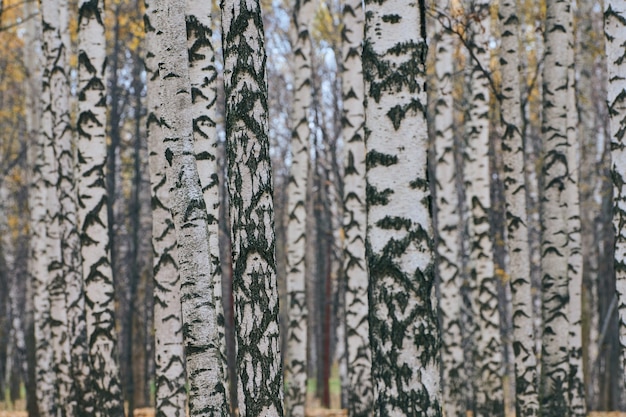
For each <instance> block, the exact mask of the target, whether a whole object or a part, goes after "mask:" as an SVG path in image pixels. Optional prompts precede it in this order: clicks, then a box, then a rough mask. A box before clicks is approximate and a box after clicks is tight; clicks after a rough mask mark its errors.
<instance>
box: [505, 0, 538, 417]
mask: <svg viewBox="0 0 626 417" xmlns="http://www.w3.org/2000/svg"><path fill="white" fill-rule="evenodd" d="M498 17H499V20H500V24H501V36H502V58H501V59H500V71H501V73H502V87H501V90H502V98H501V107H502V110H501V112H502V125H503V129H504V135H503V138H502V152H503V159H504V175H505V177H504V180H503V182H504V190H505V199H506V211H507V213H506V218H507V244H508V253H509V274H510V275H511V277H510V278H509V279H510V285H511V293H512V296H513V299H512V304H513V305H512V308H513V338H514V341H513V343H514V348H513V351H514V352H515V387H516V395H515V402H516V407H515V408H516V411H517V413H518V414H520V415H522V416H533V415H538V413H539V397H538V394H537V382H538V379H537V357H536V354H535V334H534V328H533V299H532V284H531V281H530V262H529V261H530V248H529V243H528V226H527V223H528V220H527V218H528V214H527V212H526V199H527V197H526V181H525V175H524V142H523V136H522V133H523V132H522V129H523V126H522V120H523V119H522V112H521V105H520V104H521V90H520V74H519V66H520V59H519V33H520V20H519V17H518V8H517V3H516V2H515V1H507V0H505V1H501V2H500V8H499V13H498Z"/></svg>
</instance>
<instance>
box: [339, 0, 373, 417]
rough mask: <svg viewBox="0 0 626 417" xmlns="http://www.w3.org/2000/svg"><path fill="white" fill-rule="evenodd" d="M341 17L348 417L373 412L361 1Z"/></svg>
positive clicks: (353, 0)
mask: <svg viewBox="0 0 626 417" xmlns="http://www.w3.org/2000/svg"><path fill="white" fill-rule="evenodd" d="M342 15H343V24H344V26H343V32H342V40H343V43H342V50H341V53H342V59H343V63H342V64H343V66H342V68H341V76H342V100H343V117H342V119H341V121H342V136H343V139H344V155H345V159H344V177H343V178H344V185H343V195H344V198H343V231H344V252H343V258H344V261H343V270H344V273H345V281H346V284H345V285H346V286H345V318H346V350H347V366H348V381H347V384H346V385H347V402H348V404H347V407H348V415H349V416H350V417H369V416H372V415H373V412H374V409H373V406H374V386H373V381H372V350H371V348H370V334H369V333H370V326H369V320H368V315H369V301H368V289H369V282H368V280H369V276H368V273H367V263H366V262H367V261H366V257H365V229H366V227H367V213H366V205H365V204H366V194H365V188H366V187H365V181H366V180H365V171H366V167H365V131H364V122H365V108H364V107H363V100H364V98H365V88H364V84H363V63H362V61H361V58H362V55H363V46H362V45H363V33H364V32H363V31H364V28H365V26H364V25H365V14H364V12H363V5H362V2H361V0H346V1H345V3H344V4H343V11H342Z"/></svg>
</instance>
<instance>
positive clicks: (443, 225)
mask: <svg viewBox="0 0 626 417" xmlns="http://www.w3.org/2000/svg"><path fill="white" fill-rule="evenodd" d="M444 10H445V12H444V13H446V14H450V13H452V8H451V5H450V2H446V4H445V9H444ZM450 29H451V28H446V27H443V25H441V24H440V25H438V27H437V33H438V39H437V43H436V48H437V50H436V55H435V76H436V77H437V90H436V91H437V93H436V94H437V96H436V101H435V115H434V124H435V126H434V128H435V135H436V136H435V180H436V198H437V200H436V201H437V205H436V206H437V229H438V230H437V235H438V238H439V239H438V240H437V246H436V248H437V256H438V268H439V271H438V272H439V279H440V283H439V292H440V307H439V311H440V316H441V328H442V332H443V333H442V346H441V361H442V363H441V366H442V373H443V378H442V390H443V391H442V395H443V403H442V406H443V409H444V410H445V413H446V415H447V416H451V417H452V416H454V417H459V416H464V415H465V412H466V408H467V406H466V404H465V400H464V396H465V393H466V385H467V375H466V371H465V361H464V349H463V334H464V332H465V331H466V330H464V326H463V323H462V313H461V308H462V305H463V300H462V295H461V284H462V278H461V276H460V274H459V272H460V269H461V247H460V227H459V226H460V222H461V216H460V213H459V195H458V189H457V182H456V178H457V175H458V174H459V172H458V171H457V168H456V161H455V150H456V146H455V138H454V98H453V95H452V93H453V92H452V88H453V84H452V83H453V80H452V71H453V68H454V65H453V55H454V42H453V36H454V35H453V34H452V33H451V32H450Z"/></svg>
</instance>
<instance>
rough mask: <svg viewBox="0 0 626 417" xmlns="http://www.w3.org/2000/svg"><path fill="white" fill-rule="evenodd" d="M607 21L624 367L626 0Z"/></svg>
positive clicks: (612, 1) (610, 9) (610, 10)
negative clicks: (625, 75)
mask: <svg viewBox="0 0 626 417" xmlns="http://www.w3.org/2000/svg"><path fill="white" fill-rule="evenodd" d="M604 22H605V23H604V28H605V32H606V55H607V66H608V80H609V84H608V97H607V102H608V105H609V117H610V126H611V128H610V129H611V159H612V162H611V173H612V177H613V230H614V233H615V286H616V289H617V297H618V303H617V305H618V312H619V341H620V342H619V344H620V347H621V356H620V358H621V364H622V370H623V369H626V141H625V139H624V132H625V131H626V77H624V74H625V73H626V60H624V56H625V55H626V1H623V0H620V1H617V0H609V1H607V2H606V9H605V11H604ZM624 374H625V375H626V373H624Z"/></svg>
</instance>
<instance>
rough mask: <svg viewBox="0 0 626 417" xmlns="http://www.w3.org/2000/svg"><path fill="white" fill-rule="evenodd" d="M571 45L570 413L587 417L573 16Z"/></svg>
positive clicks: (569, 153)
mask: <svg viewBox="0 0 626 417" xmlns="http://www.w3.org/2000/svg"><path fill="white" fill-rule="evenodd" d="M569 18H570V23H569V26H570V30H571V31H572V32H571V33H572V34H571V36H570V44H569V47H568V63H567V64H568V77H569V80H568V85H567V95H568V96H567V100H568V103H567V105H568V112H567V164H568V167H569V171H570V172H569V176H568V184H567V185H568V186H567V196H566V198H567V223H568V226H567V227H568V242H567V244H568V249H569V251H568V252H569V254H568V261H567V262H568V267H567V268H568V271H567V274H568V275H567V279H568V281H569V283H568V291H569V317H568V319H569V326H570V328H569V350H570V354H569V366H570V371H569V389H570V392H569V407H570V408H569V409H570V411H569V412H570V414H569V415H570V416H572V417H585V416H586V415H587V407H586V404H585V383H584V376H583V348H582V284H583V258H582V248H581V236H580V197H579V194H578V192H579V187H578V183H579V172H580V156H579V148H580V145H579V142H578V112H577V106H576V81H575V79H576V78H575V77H576V74H575V68H574V33H573V13H572V12H570V17H569Z"/></svg>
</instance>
